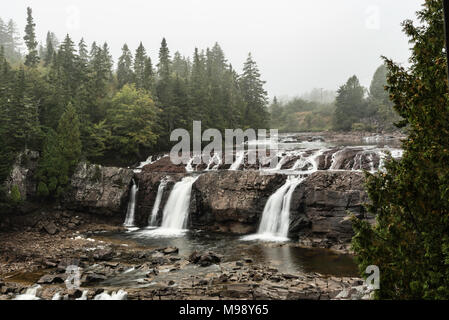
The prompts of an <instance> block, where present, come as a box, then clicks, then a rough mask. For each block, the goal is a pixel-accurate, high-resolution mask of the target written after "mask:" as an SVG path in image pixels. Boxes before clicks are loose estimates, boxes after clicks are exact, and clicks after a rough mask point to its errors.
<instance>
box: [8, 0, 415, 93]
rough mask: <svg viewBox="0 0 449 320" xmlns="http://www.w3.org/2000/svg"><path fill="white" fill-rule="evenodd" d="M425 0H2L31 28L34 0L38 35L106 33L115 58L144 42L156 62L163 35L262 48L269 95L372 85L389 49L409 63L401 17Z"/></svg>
mask: <svg viewBox="0 0 449 320" xmlns="http://www.w3.org/2000/svg"><path fill="white" fill-rule="evenodd" d="M423 2H424V0H313V1H312V0H271V1H267V0H226V1H224V0H145V1H138V0H126V1H125V0H88V1H87V0H84V1H81V0H78V1H76V0H28V1H27V0H13V1H6V0H2V1H1V2H0V17H1V18H2V19H3V20H7V19H9V18H12V19H14V20H15V21H16V23H17V24H18V28H19V31H20V32H21V35H22V36H23V30H24V27H25V21H26V7H27V6H31V7H32V9H33V16H34V19H35V22H36V24H37V30H36V31H37V36H38V39H39V40H42V41H45V35H46V33H47V31H48V30H51V31H53V32H54V33H55V34H56V35H57V37H58V39H60V40H62V39H63V38H64V36H65V34H66V33H69V34H70V36H71V37H72V39H73V40H74V41H75V42H78V41H79V39H80V38H81V37H84V38H85V40H86V41H87V42H88V43H89V45H90V43H91V42H92V41H97V43H102V42H104V41H107V42H108V44H109V46H110V48H111V51H112V54H113V56H114V60H115V62H116V61H117V58H118V56H119V55H120V49H121V47H122V45H123V43H125V42H126V43H127V44H128V45H129V46H130V48H131V49H132V50H133V51H134V50H135V48H136V47H137V45H138V43H139V42H140V41H142V42H143V43H144V46H145V48H146V49H147V52H149V53H150V55H151V57H152V59H153V60H154V62H155V61H156V58H157V53H158V50H159V45H160V42H161V39H162V37H166V39H167V42H168V45H169V48H170V50H171V53H172V54H173V53H174V52H175V51H176V50H178V51H180V52H181V54H183V55H189V56H191V55H192V52H193V50H194V48H195V46H197V47H199V48H206V47H207V46H212V45H213V44H214V43H215V41H217V42H218V43H219V44H220V45H221V47H222V48H223V50H224V51H225V54H226V57H227V58H228V60H229V61H230V62H231V63H232V64H233V66H234V67H235V68H236V69H237V70H241V66H242V64H243V62H244V60H245V59H246V56H247V54H248V52H252V54H253V56H254V57H255V59H256V61H257V63H258V65H259V67H260V70H261V72H262V76H263V79H264V80H265V81H267V84H266V89H267V90H268V92H269V94H270V96H274V95H277V96H280V97H282V96H286V95H289V96H295V95H299V94H302V93H304V92H306V91H309V90H311V89H312V88H324V89H328V90H336V89H337V88H338V87H339V86H340V85H341V84H343V83H344V82H345V81H346V80H347V79H348V78H349V77H350V76H352V75H353V74H356V75H357V76H358V77H359V78H360V80H361V82H362V84H364V85H365V86H368V85H369V83H370V81H371V78H372V75H373V73H374V71H375V70H376V68H377V67H378V66H379V65H380V64H381V59H380V56H381V55H386V56H388V57H391V58H394V59H395V60H396V61H398V62H402V63H407V59H408V56H409V52H408V48H409V44H408V41H407V38H406V37H405V35H404V34H403V33H402V31H401V27H400V23H401V22H402V21H403V20H405V19H408V18H410V19H414V18H415V14H414V13H415V11H417V10H418V9H419V7H420V5H421V3H423Z"/></svg>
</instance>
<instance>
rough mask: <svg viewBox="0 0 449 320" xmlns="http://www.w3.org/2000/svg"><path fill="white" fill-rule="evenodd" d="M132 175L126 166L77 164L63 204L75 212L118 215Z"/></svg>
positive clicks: (125, 198) (126, 198)
mask: <svg viewBox="0 0 449 320" xmlns="http://www.w3.org/2000/svg"><path fill="white" fill-rule="evenodd" d="M133 176H134V172H133V171H132V170H130V169H124V168H113V167H103V166H100V165H93V164H87V163H81V164H79V165H78V167H77V168H76V170H75V173H74V174H73V176H72V178H71V181H70V186H71V188H70V191H69V192H68V193H67V194H66V196H65V198H64V201H63V202H64V205H65V207H66V208H68V209H73V210H76V211H79V212H82V211H88V212H91V213H97V214H103V215H122V214H123V211H124V210H123V209H124V206H125V205H126V202H127V200H128V193H129V192H128V191H129V186H130V184H131V179H132V178H133ZM71 223H75V224H76V222H74V221H72V222H71Z"/></svg>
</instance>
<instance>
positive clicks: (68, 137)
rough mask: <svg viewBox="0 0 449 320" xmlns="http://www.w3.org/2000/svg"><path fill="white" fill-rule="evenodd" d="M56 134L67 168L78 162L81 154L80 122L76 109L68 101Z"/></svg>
mask: <svg viewBox="0 0 449 320" xmlns="http://www.w3.org/2000/svg"><path fill="white" fill-rule="evenodd" d="M58 136H59V143H60V149H61V155H62V157H64V159H65V160H66V161H67V163H68V166H69V168H73V167H75V166H76V165H77V164H78V161H79V159H80V156H81V148H82V146H81V138H80V122H79V119H78V115H77V114H76V110H75V108H74V107H73V105H72V104H70V103H69V105H68V106H67V109H66V111H65V112H64V114H63V115H62V117H61V119H60V120H59V124H58Z"/></svg>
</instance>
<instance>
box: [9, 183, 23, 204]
mask: <svg viewBox="0 0 449 320" xmlns="http://www.w3.org/2000/svg"><path fill="white" fill-rule="evenodd" d="M9 197H10V200H11V202H12V203H13V204H15V205H17V204H19V203H20V202H22V196H21V194H20V190H19V187H18V186H17V185H13V186H12V187H11V193H10V195H9Z"/></svg>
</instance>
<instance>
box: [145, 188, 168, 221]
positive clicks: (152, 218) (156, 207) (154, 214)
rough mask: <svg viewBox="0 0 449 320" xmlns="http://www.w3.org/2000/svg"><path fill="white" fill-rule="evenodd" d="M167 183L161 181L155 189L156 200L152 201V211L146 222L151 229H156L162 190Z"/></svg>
mask: <svg viewBox="0 0 449 320" xmlns="http://www.w3.org/2000/svg"><path fill="white" fill-rule="evenodd" d="M167 182H168V181H167V180H162V181H161V183H160V184H159V187H158V188H157V195H156V200H155V201H154V205H153V210H152V211H151V216H150V219H149V221H148V222H149V225H150V226H151V227H156V219H157V214H158V212H159V207H160V206H161V200H162V196H163V194H164V189H165V187H166V186H167Z"/></svg>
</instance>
